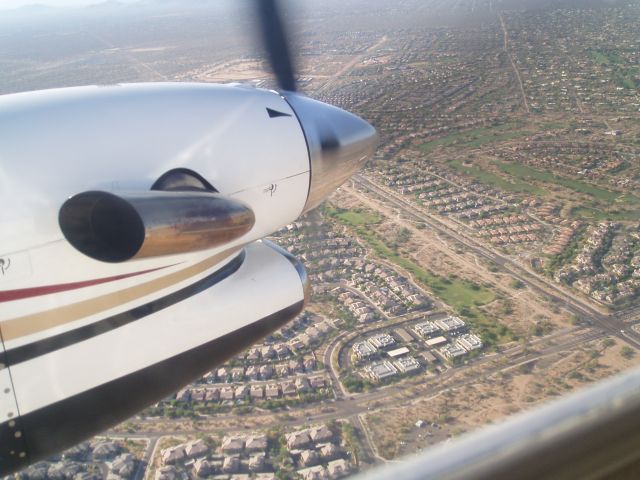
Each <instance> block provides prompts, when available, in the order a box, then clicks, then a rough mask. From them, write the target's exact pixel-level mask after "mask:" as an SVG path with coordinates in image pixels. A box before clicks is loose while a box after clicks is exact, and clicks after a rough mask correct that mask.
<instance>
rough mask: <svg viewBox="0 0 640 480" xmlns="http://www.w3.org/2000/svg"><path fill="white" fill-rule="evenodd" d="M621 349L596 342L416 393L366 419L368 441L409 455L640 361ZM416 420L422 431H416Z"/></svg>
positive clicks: (389, 454) (388, 453)
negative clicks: (429, 392)
mask: <svg viewBox="0 0 640 480" xmlns="http://www.w3.org/2000/svg"><path fill="white" fill-rule="evenodd" d="M623 349H624V345H623V344H622V342H621V341H619V340H613V339H603V340H598V341H594V342H590V343H588V344H585V345H582V346H580V347H576V348H575V349H572V350H569V351H564V352H559V353H556V354H553V355H549V356H546V357H543V358H541V359H539V360H536V361H533V362H528V363H522V364H519V365H516V366H514V367H509V368H506V369H503V370H501V371H498V372H496V373H494V374H492V375H490V376H484V377H482V378H478V382H469V383H466V384H465V385H464V386H460V387H453V388H450V389H449V390H445V391H444V392H441V393H437V394H434V395H432V396H430V397H424V398H422V397H420V396H419V395H420V392H419V391H416V392H415V393H416V395H417V397H416V398H415V399H414V400H406V401H404V402H400V403H399V404H398V405H397V406H396V407H395V408H392V409H389V408H385V409H384V412H383V413H381V412H378V411H373V412H372V413H370V414H369V418H368V424H369V425H370V426H371V428H372V430H373V435H372V437H373V438H375V439H376V444H377V445H376V446H377V448H378V451H379V452H380V454H381V455H382V456H383V457H385V458H387V459H391V458H396V457H398V456H400V455H402V454H406V453H409V452H415V451H417V450H419V449H421V448H424V447H426V446H429V445H432V444H434V443H438V442H441V441H446V440H447V439H448V438H451V437H453V436H456V435H459V434H461V433H463V432H465V431H469V430H473V429H475V428H478V427H480V426H482V425H484V424H488V423H493V422H496V421H499V420H500V419H502V418H503V417H505V416H507V415H510V414H513V413H516V412H520V411H523V410H527V409H530V408H532V407H533V406H534V405H537V404H540V403H543V402H544V401H545V400H551V399H553V398H556V397H559V396H562V395H566V394H568V393H570V392H572V391H574V390H577V389H579V388H582V387H584V386H586V385H588V384H590V383H593V382H596V381H598V380H601V379H603V378H606V377H609V376H611V375H614V374H616V373H617V372H620V371H622V370H626V369H628V368H631V367H633V366H637V365H639V364H640V356H638V355H634V356H632V357H631V358H625V357H624V355H623V353H624V350H623ZM478 373H480V371H479V369H478V367H476V368H473V369H468V370H467V371H466V372H464V373H463V374H462V376H463V377H466V378H467V379H472V378H473V376H475V375H477V374H478ZM418 420H422V421H424V422H426V424H427V426H425V427H423V428H418V427H416V426H415V422H416V421H418ZM433 423H435V424H436V426H432V424H433Z"/></svg>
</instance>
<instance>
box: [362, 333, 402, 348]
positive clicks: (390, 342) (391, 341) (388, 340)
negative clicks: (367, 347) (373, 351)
mask: <svg viewBox="0 0 640 480" xmlns="http://www.w3.org/2000/svg"><path fill="white" fill-rule="evenodd" d="M367 341H368V342H369V343H370V344H371V345H373V346H374V347H375V348H388V347H392V346H394V345H395V344H396V339H395V338H393V337H392V336H391V335H389V334H388V333H378V334H377V335H374V336H373V337H371V338H369V339H368V340H367Z"/></svg>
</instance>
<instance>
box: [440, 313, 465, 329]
mask: <svg viewBox="0 0 640 480" xmlns="http://www.w3.org/2000/svg"><path fill="white" fill-rule="evenodd" d="M434 323H435V324H436V325H437V326H438V327H440V328H441V329H442V330H443V331H445V332H457V331H459V330H462V329H463V328H465V327H466V324H465V323H464V322H463V321H462V320H461V319H460V318H459V317H453V316H449V317H447V318H443V319H441V320H436V321H435V322H434Z"/></svg>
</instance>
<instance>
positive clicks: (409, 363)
mask: <svg viewBox="0 0 640 480" xmlns="http://www.w3.org/2000/svg"><path fill="white" fill-rule="evenodd" d="M393 363H394V364H395V366H396V367H398V370H400V371H401V372H402V373H411V372H415V371H417V370H420V362H418V360H416V359H415V358H413V357H403V358H399V359H397V360H396V361H395V362H393Z"/></svg>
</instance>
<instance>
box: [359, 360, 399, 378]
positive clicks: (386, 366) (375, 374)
mask: <svg viewBox="0 0 640 480" xmlns="http://www.w3.org/2000/svg"><path fill="white" fill-rule="evenodd" d="M365 372H366V373H367V374H368V375H369V377H371V379H372V380H375V381H377V382H379V381H380V380H384V379H385V378H389V377H393V376H394V375H397V374H398V370H397V369H396V367H394V366H393V364H392V363H391V362H389V361H388V360H385V361H383V362H376V363H372V364H371V365H369V366H368V367H367V368H366V369H365Z"/></svg>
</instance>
